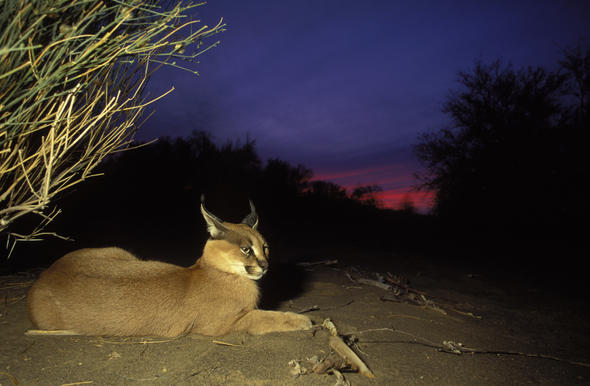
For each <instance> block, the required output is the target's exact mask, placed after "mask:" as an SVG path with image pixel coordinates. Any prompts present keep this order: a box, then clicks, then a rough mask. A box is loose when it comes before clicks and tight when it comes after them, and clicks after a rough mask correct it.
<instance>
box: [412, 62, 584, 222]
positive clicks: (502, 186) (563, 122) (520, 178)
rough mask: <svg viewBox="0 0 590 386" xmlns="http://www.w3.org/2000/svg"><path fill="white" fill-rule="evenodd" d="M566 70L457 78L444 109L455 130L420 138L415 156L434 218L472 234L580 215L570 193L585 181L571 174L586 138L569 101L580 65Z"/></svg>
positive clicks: (479, 70)
mask: <svg viewBox="0 0 590 386" xmlns="http://www.w3.org/2000/svg"><path fill="white" fill-rule="evenodd" d="M568 63H569V64H572V69H570V70H568V71H569V72H568V73H563V72H562V73H558V72H548V71H546V70H544V69H543V68H540V67H538V68H532V67H528V68H526V69H521V70H514V69H513V68H512V66H511V65H508V66H504V65H502V64H501V63H500V62H494V63H492V64H491V65H484V64H482V63H476V64H475V67H474V69H473V70H472V71H471V72H460V73H459V84H460V86H461V87H460V89H459V90H456V91H454V92H451V94H450V95H449V97H448V99H447V101H446V103H445V104H444V107H443V111H444V112H445V113H447V114H448V115H449V116H450V118H451V123H452V127H450V128H445V129H443V130H441V131H439V132H436V133H428V134H423V135H421V136H420V138H419V142H418V144H417V145H416V146H415V149H414V150H415V153H416V155H417V156H418V158H419V160H420V161H421V162H422V163H423V164H424V166H425V167H426V173H425V174H422V175H419V176H418V177H419V178H420V179H421V185H420V187H421V188H423V189H428V190H433V191H435V192H436V197H435V213H436V214H438V215H439V216H440V217H441V218H444V219H447V220H450V219H452V220H453V221H454V222H456V223H462V224H463V225H465V226H467V227H473V226H481V227H482V228H485V229H488V230H489V229H510V230H514V229H515V228H519V229H521V230H523V231H525V230H526V229H523V226H526V227H530V226H533V228H534V229H535V230H539V229H542V228H543V227H544V226H547V225H549V224H552V225H553V224H555V223H556V222H559V221H562V220H563V221H569V220H568V219H569V216H568V215H575V213H576V211H577V210H578V207H577V205H579V204H581V203H580V202H571V201H569V200H568V193H567V192H568V191H570V190H572V189H568V187H571V186H574V189H573V190H578V188H579V186H578V185H577V182H579V181H581V180H580V178H576V177H574V176H572V175H571V174H570V172H569V170H573V169H572V168H574V169H577V167H579V165H576V162H577V160H579V159H580V157H579V150H580V149H579V148H577V147H576V146H573V145H574V144H575V143H578V144H579V143H580V142H581V136H580V134H581V131H579V130H573V129H572V125H571V120H570V119H569V118H570V117H569V116H568V114H566V112H567V111H568V109H567V108H566V107H565V105H566V104H567V98H563V95H564V93H565V94H566V95H567V93H568V89H567V88H566V80H567V79H568V78H571V77H573V78H574V79H579V77H577V76H576V75H575V74H578V72H577V71H578V70H579V67H580V64H579V62H576V61H573V60H571V59H570V60H568ZM569 92H571V89H570V91H569ZM582 95H583V94H582ZM582 99H583V98H582ZM570 151H573V152H574V153H575V154H573V155H572V154H570V155H569V156H566V157H564V155H566V154H567V153H568V152H570ZM586 175H587V173H586ZM571 177H574V181H572V180H571ZM552 229H553V230H554V228H552Z"/></svg>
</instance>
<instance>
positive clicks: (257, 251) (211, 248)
mask: <svg viewBox="0 0 590 386" xmlns="http://www.w3.org/2000/svg"><path fill="white" fill-rule="evenodd" d="M201 213H202V214H203V217H204V218H205V221H206V222H207V230H208V231H209V235H210V236H211V237H210V238H209V240H208V241H207V243H206V244H205V250H204V252H203V256H202V257H201V259H204V263H206V264H210V265H213V266H215V268H217V269H219V270H221V271H224V272H229V273H233V274H237V275H241V276H245V277H247V278H249V279H253V280H258V279H260V278H261V277H262V276H264V274H265V273H266V271H267V270H268V254H269V248H268V244H267V243H266V241H265V240H264V238H263V237H262V235H261V234H260V233H258V231H257V230H256V228H257V227H258V215H257V214H256V209H255V208H254V204H252V201H250V214H248V215H247V216H246V217H245V218H244V219H243V220H242V222H241V223H239V224H234V223H230V222H225V221H222V220H220V219H219V218H218V217H216V216H215V215H213V214H212V213H211V212H209V211H208V210H207V209H205V205H204V203H203V197H201Z"/></svg>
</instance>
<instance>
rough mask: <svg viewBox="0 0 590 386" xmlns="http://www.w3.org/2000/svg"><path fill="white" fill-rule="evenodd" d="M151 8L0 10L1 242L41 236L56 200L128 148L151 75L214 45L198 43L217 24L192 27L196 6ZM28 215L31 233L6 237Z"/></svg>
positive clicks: (24, 6) (64, 2)
mask: <svg viewBox="0 0 590 386" xmlns="http://www.w3.org/2000/svg"><path fill="white" fill-rule="evenodd" d="M157 3H158V2H147V1H139V0H129V1H105V2H103V1H97V0H82V1H76V0H56V1H44V0H5V1H3V2H0V12H1V13H0V26H3V27H2V28H0V203H1V205H0V233H3V234H7V235H8V237H9V239H12V240H19V239H29V240H30V239H34V238H39V237H42V236H43V235H46V234H47V232H45V231H44V228H45V226H46V225H47V224H48V223H49V222H50V221H51V220H52V219H53V218H54V217H55V216H56V215H57V214H58V213H59V209H57V207H55V205H54V203H53V201H54V199H55V198H56V195H58V194H59V193H60V192H63V191H64V190H66V189H69V188H71V187H72V186H74V185H76V184H78V183H80V182H82V181H84V180H85V179H86V178H88V177H90V176H92V175H93V169H94V168H95V167H96V166H97V165H98V164H99V163H100V162H101V161H102V160H103V159H104V158H105V157H106V156H108V155H109V154H112V153H114V152H117V151H120V150H123V149H125V148H127V147H128V146H129V144H130V143H131V141H132V140H133V137H134V134H135V130H136V128H137V126H138V124H140V123H141V120H142V119H144V118H143V117H145V114H144V110H145V109H146V106H147V105H148V104H149V103H151V102H152V101H153V100H155V99H157V98H155V99H153V100H146V99H145V97H144V95H143V90H144V87H145V85H146V82H147V81H148V79H149V76H150V75H151V74H152V73H153V71H154V70H156V69H157V68H159V67H161V66H162V65H168V66H174V67H180V66H179V64H178V63H177V60H178V61H179V62H180V61H185V62H186V61H188V62H196V59H197V57H198V55H199V54H201V53H202V52H204V51H206V50H207V49H209V48H211V47H212V46H215V45H216V44H217V42H213V43H210V44H205V43H204V39H205V38H208V37H210V36H212V35H213V34H216V33H218V32H220V31H222V30H223V25H222V24H221V21H220V22H219V24H218V25H216V26H214V27H212V28H209V27H207V26H200V25H199V21H198V20H193V19H191V15H190V13H191V12H193V9H194V7H196V6H198V5H200V4H197V5H183V4H176V5H171V6H167V7H164V8H163V7H159V6H158V5H157ZM180 68H183V67H180ZM184 69H185V70H188V69H187V68H184ZM189 71H190V70H189ZM195 73H196V72H195ZM28 214H36V215H38V216H40V223H39V225H38V226H37V227H36V228H34V229H32V230H31V231H30V232H28V233H26V234H17V233H15V232H13V231H10V229H11V226H12V225H13V224H14V222H15V220H17V219H19V218H20V217H22V216H25V215H28Z"/></svg>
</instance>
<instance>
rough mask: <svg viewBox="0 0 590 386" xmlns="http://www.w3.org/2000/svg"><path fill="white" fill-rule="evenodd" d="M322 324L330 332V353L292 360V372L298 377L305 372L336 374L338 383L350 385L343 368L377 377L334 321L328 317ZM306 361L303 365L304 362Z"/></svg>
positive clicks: (366, 375)
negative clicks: (345, 340) (343, 338)
mask: <svg viewBox="0 0 590 386" xmlns="http://www.w3.org/2000/svg"><path fill="white" fill-rule="evenodd" d="M322 326H323V327H324V328H325V329H326V330H328V332H329V333H330V338H329V346H330V349H331V351H330V354H328V356H326V357H324V358H322V359H319V357H318V356H315V355H314V356H312V357H310V358H307V360H306V361H303V360H292V361H290V362H289V366H290V367H291V374H293V375H294V376H296V377H298V376H300V375H304V374H311V373H315V374H326V373H327V374H334V375H335V376H336V378H337V385H348V384H349V383H348V381H347V380H346V379H344V376H343V375H342V373H341V371H342V370H352V371H356V372H358V373H359V374H362V375H364V376H365V377H367V378H375V374H373V372H372V371H371V370H370V369H369V368H368V367H367V365H366V364H365V363H364V362H363V361H362V360H361V359H360V358H359V356H358V355H357V354H356V353H355V352H354V351H352V349H351V348H350V347H349V346H348V345H347V344H346V343H345V342H344V340H342V338H341V337H340V336H339V334H338V330H337V329H336V326H335V325H334V323H333V322H332V321H331V320H330V319H329V318H328V319H325V320H324V323H323V324H322ZM304 362H306V363H305V366H307V367H305V366H304V365H302V363H304Z"/></svg>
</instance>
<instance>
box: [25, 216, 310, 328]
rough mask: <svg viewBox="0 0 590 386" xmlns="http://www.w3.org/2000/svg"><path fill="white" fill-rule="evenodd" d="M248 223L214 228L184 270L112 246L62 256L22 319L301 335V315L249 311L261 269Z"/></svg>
mask: <svg viewBox="0 0 590 386" xmlns="http://www.w3.org/2000/svg"><path fill="white" fill-rule="evenodd" d="M203 214H204V216H205V218H206V220H207V221H208V223H210V219H207V216H206V212H203ZM220 224H221V225H220ZM210 225H211V224H210ZM256 225H257V223H256ZM256 225H254V227H253V228H251V227H250V226H248V225H245V224H231V223H226V222H221V223H215V224H214V225H213V226H215V227H217V228H220V227H221V228H222V229H224V233H223V234H224V235H226V236H228V237H227V239H225V238H218V239H210V240H208V241H207V243H206V244H205V248H204V250H203V255H202V256H201V258H200V259H199V260H198V261H197V263H196V264H194V265H193V266H191V267H189V268H184V267H180V266H176V265H172V264H166V263H162V262H157V261H142V260H139V259H138V258H136V257H135V256H134V255H132V254H131V253H129V252H127V251H125V250H123V249H120V248H114V247H112V248H97V249H80V250H77V251H74V252H71V253H68V254H67V255H65V256H63V257H62V258H61V259H59V260H57V261H56V262H55V263H54V264H53V265H52V266H51V267H49V268H48V269H47V270H46V271H45V272H43V273H42V274H41V276H40V277H39V280H38V281H37V282H36V283H35V284H34V285H33V287H32V288H31V290H30V292H29V295H28V307H29V317H30V319H31V321H32V322H33V324H34V325H35V327H36V328H38V329H41V330H68V331H69V332H71V333H77V334H82V335H111V336H138V335H139V336H167V337H173V336H178V335H181V334H184V333H198V334H204V335H211V336H218V335H223V334H226V333H229V332H232V331H247V332H249V333H252V334H265V333H269V332H274V331H293V330H306V329H309V328H310V327H311V322H310V320H309V318H307V317H306V316H304V315H299V314H295V313H292V312H275V311H261V310H257V309H256V308H257V303H258V298H259V290H258V286H257V283H256V282H255V281H254V280H253V279H258V278H260V277H261V276H262V275H263V274H264V272H266V267H267V266H268V260H267V259H268V256H267V249H265V247H264V246H265V241H264V239H263V238H262V236H261V235H260V233H258V232H257V231H256V230H255V229H254V228H255V226H256ZM210 232H211V229H210ZM211 234H212V235H213V232H211ZM240 243H241V244H244V245H242V246H247V247H249V248H251V250H252V255H251V256H246V255H245V253H243V252H242V251H240V245H239V244H240ZM246 244H248V245H246ZM246 266H249V268H248V269H249V271H248V270H246V268H245V267H246ZM56 333H58V332H57V331H56Z"/></svg>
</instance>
